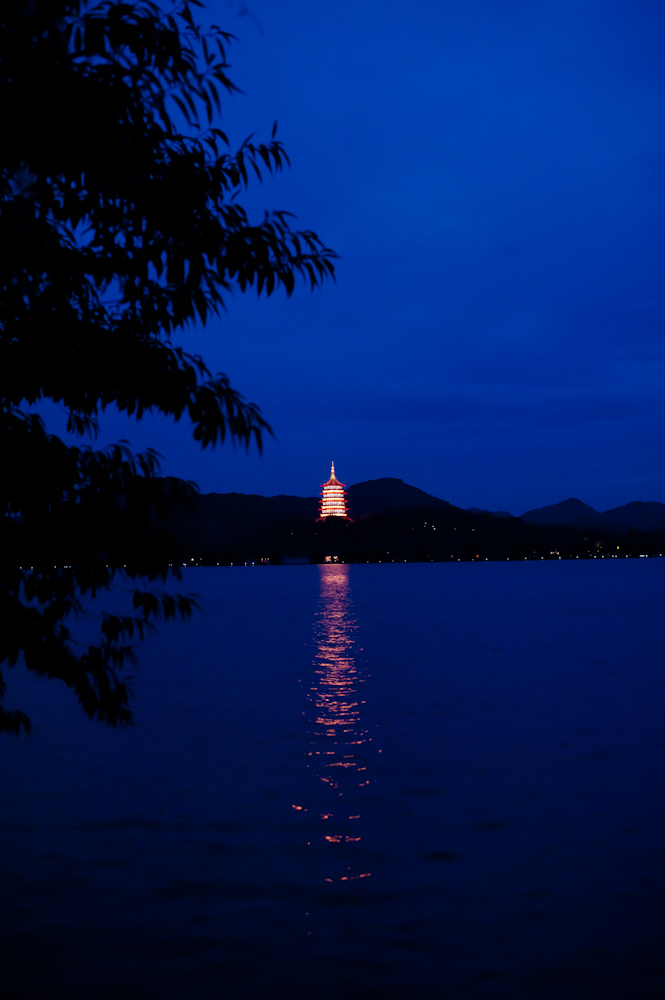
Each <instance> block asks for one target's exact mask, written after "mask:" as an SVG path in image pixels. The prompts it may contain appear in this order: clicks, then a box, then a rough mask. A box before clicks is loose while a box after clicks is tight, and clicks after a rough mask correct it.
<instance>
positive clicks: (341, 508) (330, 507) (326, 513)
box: [319, 462, 348, 518]
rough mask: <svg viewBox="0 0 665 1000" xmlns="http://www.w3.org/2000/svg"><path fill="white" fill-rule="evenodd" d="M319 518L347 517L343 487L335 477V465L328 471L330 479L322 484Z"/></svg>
mask: <svg viewBox="0 0 665 1000" xmlns="http://www.w3.org/2000/svg"><path fill="white" fill-rule="evenodd" d="M321 489H322V490H323V492H322V494H321V506H320V508H319V517H320V518H324V517H347V516H348V515H347V512H346V494H345V492H344V490H345V485H344V483H340V481H339V479H337V478H336V477H335V463H334V462H333V463H332V467H331V469H330V479H329V480H328V482H327V483H323V485H322V487H321Z"/></svg>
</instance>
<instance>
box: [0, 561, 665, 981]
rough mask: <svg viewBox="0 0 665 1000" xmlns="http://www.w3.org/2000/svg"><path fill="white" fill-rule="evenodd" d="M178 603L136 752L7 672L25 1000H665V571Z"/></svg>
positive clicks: (501, 576) (324, 582) (581, 568)
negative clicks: (179, 617) (181, 613)
mask: <svg viewBox="0 0 665 1000" xmlns="http://www.w3.org/2000/svg"><path fill="white" fill-rule="evenodd" d="M180 589H181V590H183V591H196V592H198V593H199V594H201V595H202V598H203V603H204V605H205V612H206V613H205V615H203V616H196V617H195V618H194V619H193V620H192V621H191V622H188V623H178V624H170V625H168V626H164V627H162V628H161V629H160V631H159V632H158V634H157V635H155V636H153V637H152V638H151V639H150V640H148V642H147V643H145V644H144V648H143V651H142V655H141V661H140V666H139V667H138V668H137V670H136V680H135V682H134V689H135V694H136V698H135V701H134V704H133V708H134V712H135V717H136V725H135V726H134V728H133V729H129V730H124V731H122V730H119V731H116V730H109V729H106V728H104V727H102V726H100V725H99V724H98V723H90V722H88V720H87V719H86V718H85V717H84V716H83V714H82V712H81V710H80V709H79V708H78V707H77V706H76V704H74V703H73V701H72V697H71V695H70V693H69V692H68V691H67V690H66V689H64V688H63V687H62V686H61V685H58V684H56V683H51V684H49V683H46V682H41V681H39V680H36V679H34V680H33V679H31V678H29V677H25V676H24V675H23V674H22V673H21V671H20V670H18V669H16V670H13V671H9V672H8V677H7V681H8V697H7V700H6V704H7V706H8V707H13V706H14V705H16V706H19V707H21V708H24V709H25V710H27V711H28V712H29V714H30V715H31V718H32V722H33V734H32V736H31V737H29V738H26V737H21V738H20V739H18V740H14V739H13V738H7V737H5V738H4V739H3V740H2V741H0V768H1V778H2V800H1V805H0V809H1V822H0V875H1V882H0V913H1V914H2V918H1V919H2V921H3V930H2V934H1V935H0V946H1V949H2V954H1V957H0V963H1V964H0V969H1V970H2V971H1V973H0V976H1V980H0V982H1V985H0V992H1V993H2V995H3V997H5V998H6V1000H10V998H11V1000H14V998H19V997H20V998H21V1000H37V998H39V1000H44V998H48V1000H51V998H54V1000H84V998H85V1000H88V998H90V997H95V1000H100V998H101V1000H110V998H125V1000H135V998H139V997H141V998H146V997H159V998H164V1000H180V998H190V997H194V998H202V1000H207V998H217V997H219V998H226V1000H236V998H238V1000H245V998H246V1000H259V998H266V1000H268V998H289V1000H300V998H302V1000H309V998H312V1000H313V998H316V1000H332V998H335V1000H339V998H343V1000H361V998H362V1000H378V998H381V1000H396V998H403V997H412V998H414V1000H434V998H437V1000H439V998H446V1000H452V998H455V1000H457V998H460V1000H476V998H505V1000H521V998H523V997H524V998H526V997H528V998H536V1000H562V998H565V1000H608V998H612V1000H614V998H616V1000H619V998H622V1000H623V998H627V997H631V998H633V997H634V998H636V1000H651V998H656V997H658V998H660V997H661V996H663V995H665V948H664V947H663V942H664V931H665V850H664V844H665V797H664V795H663V792H664V789H665V657H664V655H663V654H664V652H665V638H664V628H663V626H664V624H665V616H664V614H663V611H664V608H663V598H664V597H665V560H663V559H648V560H647V559H643V560H642V559H640V560H612V561H610V560H604V561H601V560H592V561H584V562H582V561H580V562H564V561H562V562H558V561H557V562H538V563H482V564H470V563H457V564H455V565H443V564H424V565H423V564H407V565H360V566H355V565H354V566H337V565H329V566H292V567H286V566H285V567H270V568H268V567H265V568H264V567H261V568H259V567H254V568H252V567H247V568H244V567H243V568H219V569H212V568H211V569H203V568H202V569H190V570H187V571H186V573H185V578H184V581H183V583H182V585H181V587H180Z"/></svg>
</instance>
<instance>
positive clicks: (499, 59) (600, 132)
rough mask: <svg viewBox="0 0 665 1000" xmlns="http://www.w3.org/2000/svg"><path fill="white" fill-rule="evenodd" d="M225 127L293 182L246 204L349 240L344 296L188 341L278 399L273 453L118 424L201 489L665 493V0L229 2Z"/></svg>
mask: <svg viewBox="0 0 665 1000" xmlns="http://www.w3.org/2000/svg"><path fill="white" fill-rule="evenodd" d="M202 16H203V17H204V18H207V19H209V20H210V21H212V22H215V23H218V24H219V25H220V26H221V27H222V28H224V29H226V30H228V31H231V32H232V33H233V34H234V35H235V36H236V37H237V41H236V42H235V43H234V44H233V45H232V47H231V49H230V53H229V61H230V63H231V66H232V69H231V73H230V75H231V78H232V79H233V80H234V82H235V83H236V84H237V85H238V86H239V87H240V88H241V89H242V90H243V91H244V92H245V93H244V96H242V95H236V96H235V97H233V98H232V99H228V100H227V101H226V103H225V106H224V114H223V119H222V122H221V127H222V128H224V129H225V130H226V131H227V132H228V134H229V136H230V137H231V139H232V141H233V142H234V143H236V142H237V143H239V142H240V141H242V139H244V138H245V137H246V136H247V135H248V134H249V133H250V132H254V133H255V137H256V138H257V139H259V140H264V139H265V140H267V139H268V138H269V136H270V130H271V127H272V123H273V121H274V120H275V119H277V120H278V123H279V130H278V137H279V138H280V139H281V140H282V141H283V142H284V144H285V147H286V149H287V152H288V153H289V156H290V158H291V162H292V169H291V170H290V171H288V172H287V173H285V174H283V175H281V176H279V177H277V178H276V179H273V180H267V181H265V182H264V184H263V186H259V185H258V184H257V185H255V186H254V187H253V188H252V189H251V190H250V192H249V193H248V196H247V197H246V198H245V199H244V201H245V204H246V205H247V206H248V207H249V208H250V209H251V210H252V211H253V212H255V213H256V215H257V216H260V215H261V214H262V211H263V209H264V208H283V209H288V210H290V211H292V212H294V213H295V214H296V215H297V216H298V225H299V227H300V228H311V229H314V230H315V231H316V232H318V234H319V235H320V236H321V238H322V239H324V241H325V242H326V243H327V244H328V246H331V247H332V248H333V249H335V250H336V251H337V253H338V254H339V255H340V258H341V259H340V260H339V261H338V264H337V282H336V284H333V283H329V284H328V285H326V286H325V287H324V288H323V289H322V290H318V291H315V292H313V293H312V292H310V291H308V290H307V289H306V288H305V287H304V286H302V287H300V288H298V289H297V291H296V293H295V294H294V296H293V297H292V298H291V299H288V300H287V299H286V298H285V296H283V295H282V294H276V295H275V296H274V297H272V298H270V299H265V298H263V299H262V300H259V301H257V300H256V298H255V297H251V296H248V295H245V296H242V295H240V294H237V295H235V296H234V297H233V298H232V299H230V300H229V302H228V312H227V314H226V315H225V316H223V317H222V318H220V319H219V320H215V321H213V322H211V323H210V325H209V327H207V328H206V329H205V330H197V331H193V332H192V333H191V334H190V335H189V336H187V337H184V338H183V341H182V343H183V344H185V345H186V346H187V347H188V348H189V349H190V350H195V351H199V352H200V353H202V354H203V356H204V358H205V359H206V361H207V363H208V365H209V367H210V368H212V369H213V370H214V371H216V370H221V371H223V372H226V374H228V376H229V378H230V380H231V384H232V385H233V386H234V387H235V388H236V389H238V390H239V391H240V392H242V393H243V395H244V396H245V397H246V398H248V399H250V400H252V401H253V402H256V403H258V404H259V406H260V407H261V409H262V412H263V415H264V416H265V417H266V419H268V421H269V422H270V423H271V424H272V426H273V428H274V430H275V434H276V437H277V441H270V440H269V441H267V443H266V448H265V452H264V455H263V457H262V458H260V457H259V456H258V455H257V454H256V452H251V453H250V454H249V455H246V454H245V453H244V451H243V450H242V449H237V450H236V451H234V450H233V448H231V447H223V448H221V449H216V450H214V451H210V450H208V451H206V452H201V451H200V449H199V447H198V445H196V444H195V443H194V442H193V441H192V440H191V435H190V432H189V430H188V428H187V426H186V425H185V424H178V425H174V424H172V423H171V422H167V421H163V422H160V421H158V420H156V419H154V420H152V419H149V420H144V421H143V422H142V423H141V424H138V425H136V424H132V425H131V426H130V427H128V426H127V425H126V423H122V422H121V421H120V419H116V418H110V419H109V420H108V421H107V429H106V431H105V440H108V439H116V438H117V437H118V436H125V437H128V438H129V439H130V440H131V442H132V444H133V445H135V446H137V447H143V446H145V445H148V444H152V445H153V446H155V447H156V448H157V449H158V450H159V451H161V452H162V453H163V455H164V456H165V458H166V459H167V461H165V462H164V464H163V471H164V472H165V473H167V474H170V475H180V476H183V477H185V478H193V479H195V480H196V481H197V482H198V484H199V486H200V487H201V489H202V490H203V491H204V492H210V491H215V492H222V493H225V492H231V491H236V492H244V493H262V494H265V495H273V494H277V493H292V494H299V495H305V496H307V495H309V496H311V495H314V494H316V493H317V492H318V489H319V484H320V483H322V482H323V481H324V480H325V479H327V478H328V474H329V470H330V461H331V459H334V460H335V464H336V469H337V473H338V475H339V477H340V479H342V480H343V481H344V482H345V483H349V484H350V483H354V482H359V481H361V480H365V479H374V478H378V477H381V476H397V477H399V478H402V479H404V480H405V481H406V482H408V483H410V484H412V485H414V486H418V487H420V488H421V489H424V490H427V491H428V492H430V493H432V494H435V495H436V496H439V497H442V498H444V499H446V500H449V501H450V502H451V503H453V504H456V505H458V506H462V507H466V506H471V505H476V506H480V507H487V508H489V509H493V510H494V509H505V510H510V511H512V512H513V513H515V514H519V513H522V512H523V511H525V510H527V509H528V508H531V507H537V506H543V505H545V504H548V503H555V502H557V501H559V500H562V499H565V498H566V497H568V496H576V497H579V498H580V499H582V500H584V501H585V502H587V503H589V504H591V505H592V506H594V507H596V508H598V509H601V510H604V509H607V508H610V507H614V506H617V505H619V504H623V503H627V502H628V501H630V500H636V499H640V500H660V501H663V502H665V475H664V470H663V425H664V421H663V417H664V412H663V410H664V405H663V396H664V394H663V381H664V379H663V375H664V370H665V363H664V362H665V358H664V347H663V345H664V338H663V320H664V318H665V288H664V287H663V274H664V264H665V242H664V239H663V233H664V232H665V225H664V222H665V219H664V217H663V216H664V210H665V199H664V187H663V165H664V161H665V156H664V152H665V148H664V147H665V127H664V124H665V123H664V120H663V119H664V110H665V87H664V83H665V62H664V61H663V50H664V47H665V37H664V36H665V32H664V30H663V29H664V27H665V7H663V5H662V4H660V3H657V2H654V0H650V2H645V0H616V2H612V0H538V2H534V0H500V2H498V0H464V2H463V3H459V2H452V0H413V2H412V3H410V4H406V3H404V2H403V0H401V2H395V0H380V2H379V0H353V2H350V0H335V2H334V3H333V2H330V0H328V2H312V0H279V2H275V0H249V2H248V6H247V7H246V6H245V4H244V3H242V2H240V0H208V2H207V3H206V7H205V11H204V12H203V15H202Z"/></svg>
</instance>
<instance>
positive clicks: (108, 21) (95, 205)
mask: <svg viewBox="0 0 665 1000" xmlns="http://www.w3.org/2000/svg"><path fill="white" fill-rule="evenodd" d="M163 6H165V5H163ZM199 6H201V5H200V4H199V3H197V0H184V2H180V3H174V4H173V5H172V6H171V7H168V8H166V7H165V9H161V8H160V7H158V6H157V5H156V4H153V3H150V2H147V0H142V2H138V3H119V2H116V0H108V2H102V3H99V4H96V5H94V6H92V5H89V4H86V3H84V2H81V0H14V2H12V3H9V2H2V3H0V120H1V122H2V146H1V150H0V260H1V261H2V263H1V264H0V383H1V390H0V397H1V408H0V442H1V446H2V456H3V466H4V468H3V473H4V474H3V477H2V486H1V487H0V489H1V491H2V497H1V503H2V538H1V543H2V549H3V563H2V569H1V570H0V573H1V577H0V617H1V619H2V622H3V628H2V635H1V638H0V663H4V664H8V665H9V666H11V665H13V664H15V663H17V662H19V661H21V660H22V661H23V662H24V663H25V665H26V666H27V668H28V669H29V670H32V671H35V672H36V673H37V674H40V675H44V676H47V677H50V678H58V679H60V680H62V681H64V682H65V683H66V684H67V685H68V686H69V687H71V688H72V689H73V690H74V692H75V693H76V696H77V697H78V699H79V701H80V703H81V705H82V707H83V709H84V710H85V712H86V713H87V714H88V716H89V717H90V718H98V719H100V720H103V721H104V722H106V723H109V724H111V725H116V724H118V723H120V724H124V723H128V722H130V721H131V712H130V708H129V693H130V692H129V688H128V678H127V677H126V675H124V674H121V673H120V670H121V668H122V667H123V666H125V665H126V664H128V663H132V662H133V661H134V658H135V653H134V648H133V645H132V642H133V641H134V640H136V639H137V638H141V637H142V636H143V635H144V634H145V632H146V630H148V629H150V628H152V627H154V623H155V621H156V620H158V619H160V618H171V617H176V616H178V615H180V616H188V615H189V614H190V613H191V611H192V608H193V606H194V604H195V601H194V599H193V598H192V596H191V595H190V596H183V595H180V596H176V597H174V596H173V595H170V596H169V595H168V594H166V593H164V592H163V591H161V590H158V589H155V587H154V586H150V585H149V586H148V589H146V587H145V579H146V578H147V579H148V580H149V581H153V584H155V585H156V586H157V587H158V586H159V585H160V584H159V583H158V582H157V581H162V582H163V581H165V580H166V579H167V578H168V577H169V575H175V576H177V575H178V573H177V570H170V569H169V567H168V563H167V562H166V561H165V558H164V556H163V555H161V554H160V552H161V551H162V548H161V546H160V544H159V538H158V537H156V536H155V533H154V532H149V531H148V530H147V526H148V524H149V522H150V520H151V515H152V514H154V512H155V511H160V510H161V511H164V510H165V509H167V508H168V507H169V505H173V504H177V503H178V502H179V501H180V502H184V501H183V498H184V497H186V495H187V494H188V493H189V494H190V495H191V490H189V489H187V488H186V484H184V483H182V482H181V481H179V480H176V479H162V478H160V477H159V476H158V472H159V464H158V458H159V456H158V455H157V454H156V453H155V452H153V451H150V450H149V451H148V452H146V453H144V454H134V453H133V452H132V450H131V448H130V447H129V445H128V443H127V442H125V441H123V442H120V443H119V444H117V445H114V446H113V447H110V448H106V449H99V448H97V449H95V448H94V447H93V445H92V444H79V445H78V446H74V445H72V444H71V443H66V442H67V439H66V438H65V439H64V440H63V439H60V438H58V437H57V436H54V435H53V434H49V433H47V431H46V429H45V425H44V423H43V421H42V420H41V419H40V417H39V416H37V415H35V413H34V412H33V411H31V405H33V404H36V403H39V401H41V400H51V401H52V402H53V403H55V404H57V405H58V406H59V407H60V408H61V409H62V410H64V412H65V413H66V415H67V431H68V432H69V434H71V435H74V436H78V437H79V438H81V437H85V436H87V437H88V438H89V439H90V440H94V438H95V436H96V434H97V430H98V417H99V414H100V413H101V412H103V411H104V410H105V409H106V408H107V407H109V406H111V405H114V406H115V407H117V408H118V409H119V410H120V411H123V412H125V413H126V414H127V415H129V416H134V417H136V418H140V417H141V416H142V415H143V414H144V413H146V412H161V413H163V414H166V415H170V416H172V417H174V418H175V419H176V420H178V419H180V418H181V417H184V418H186V419H188V420H189V421H190V423H191V425H192V429H193V435H194V438H195V439H196V440H197V441H199V442H200V443H201V445H202V446H203V447H207V446H214V445H215V444H218V443H221V442H223V441H224V440H231V441H233V442H237V443H240V444H242V445H244V446H245V447H249V446H250V444H255V445H256V446H258V447H259V448H260V447H261V440H262V435H263V434H265V433H266V432H269V431H270V429H269V427H268V425H267V424H266V423H265V421H264V420H263V418H262V417H261V414H260V412H259V410H258V408H257V407H256V406H255V405H253V404H251V403H247V402H246V401H245V400H244V399H243V398H242V397H241V396H240V395H239V394H238V393H237V392H236V391H235V390H234V389H233V388H232V387H231V386H230V385H229V382H228V380H227V378H226V377H225V376H224V375H222V374H217V375H213V374H212V373H211V372H209V371H208V369H207V367H206V365H205V364H204V362H203V360H202V359H201V358H200V357H198V356H196V355H192V354H189V353H187V352H186V351H185V350H183V349H182V348H180V347H178V346H176V345H174V344H173V343H172V342H171V339H170V338H171V337H172V336H173V335H174V334H175V333H177V332H178V331H181V330H183V329H184V328H186V327H187V326H188V325H189V324H191V323H193V322H202V323H205V322H206V320H207V319H208V318H209V317H210V316H211V315H214V314H217V313H218V312H219V310H220V309H221V307H222V306H223V300H224V296H225V295H226V294H227V293H230V292H231V291H233V290H234V289H239V290H240V291H242V292H244V291H246V290H248V289H254V290H255V291H256V292H258V293H259V294H260V293H261V292H265V293H266V294H268V295H270V294H271V293H272V292H273V291H274V290H276V289H277V288H280V287H281V288H283V289H284V290H285V291H286V294H287V295H290V294H291V292H292V291H293V288H294V284H295V281H296V278H298V277H302V278H303V279H304V280H305V281H306V282H307V283H308V284H309V285H311V287H315V286H317V285H318V284H319V283H320V282H322V281H323V280H324V279H325V278H327V277H329V276H331V275H332V274H333V264H332V259H333V258H334V256H335V255H334V253H333V252H332V251H331V250H329V249H327V248H326V247H325V246H324V245H323V244H322V243H321V241H320V240H319V239H318V237H317V236H316V234H315V233H313V232H310V231H305V232H301V231H297V230H293V229H292V228H291V224H290V216H289V214H288V213H286V212H279V211H277V212H269V213H266V214H265V216H264V217H263V219H261V220H260V221H258V222H252V221H250V219H249V218H248V215H247V213H246V211H245V210H244V209H243V207H242V205H241V204H240V202H239V200H238V198H239V196H240V195H241V193H242V191H243V190H244V189H245V188H246V186H247V184H248V182H249V181H250V180H251V178H252V177H254V178H255V179H258V180H261V177H262V176H263V175H265V174H266V173H268V174H271V173H273V172H275V171H279V170H281V169H282V167H283V166H284V165H285V164H286V163H288V159H287V156H286V153H285V152H284V149H283V147H282V145H281V143H280V142H279V141H278V140H277V139H276V138H275V129H273V134H272V138H271V140H270V141H269V142H267V143H266V144H256V143H254V142H252V141H251V138H250V139H248V140H247V141H245V142H244V143H243V144H242V145H241V147H240V148H239V149H237V150H236V151H235V152H232V151H231V150H230V147H229V143H228V140H227V137H226V136H225V135H224V133H223V132H222V131H220V130H219V129H218V128H215V127H213V121H214V119H215V115H216V113H217V112H218V111H219V107H220V97H221V96H222V95H230V94H231V93H232V92H233V91H234V90H235V89H236V88H235V87H234V85H233V83H232V82H231V80H230V79H229V77H228V75H227V69H228V67H227V63H226V55H225V50H226V48H227V45H228V42H229V40H230V36H229V35H227V34H226V33H224V32H223V31H221V30H220V29H219V28H212V29H211V30H210V31H207V32H205V31H204V30H203V29H202V28H201V27H200V26H199V25H198V24H197V22H196V20H195V18H194V14H195V12H196V8H197V7H199ZM190 485H191V484H190ZM111 587H125V588H126V589H127V590H129V592H130V593H131V594H132V598H131V602H132V605H133V611H132V612H131V613H130V614H127V615H118V614H104V613H101V614H100V618H99V631H98V636H97V638H96V640H95V641H94V642H92V643H88V644H87V645H85V646H81V645H80V644H79V643H78V642H77V641H76V636H75V634H74V631H73V630H72V627H71V625H72V622H73V621H74V619H75V618H76V617H77V616H79V615H81V614H82V612H83V607H82V600H81V599H82V598H86V597H88V596H91V595H92V596H95V595H98V594H99V593H100V592H102V593H103V592H104V591H108V590H109V589H110V588H111ZM68 626H69V627H68ZM4 690H5V688H4V683H3V682H2V677H1V676H0V694H4ZM29 725H30V723H29V720H28V718H27V716H26V715H25V714H24V713H22V712H20V711H17V710H14V711H10V710H8V709H3V708H2V707H0V729H5V730H9V731H13V732H19V731H20V730H21V728H24V729H26V730H27V729H29Z"/></svg>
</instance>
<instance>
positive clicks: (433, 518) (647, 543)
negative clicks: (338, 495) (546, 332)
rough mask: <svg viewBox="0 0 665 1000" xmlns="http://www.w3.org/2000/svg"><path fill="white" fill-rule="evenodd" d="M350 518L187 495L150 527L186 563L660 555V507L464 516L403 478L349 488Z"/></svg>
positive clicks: (306, 502)
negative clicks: (163, 535) (181, 503)
mask: <svg viewBox="0 0 665 1000" xmlns="http://www.w3.org/2000/svg"><path fill="white" fill-rule="evenodd" d="M347 497H348V504H349V515H350V519H348V520H347V519H343V518H332V517H331V518H327V519H326V520H325V521H319V520H317V518H318V510H319V499H318V497H298V496H288V495H280V496H274V497H264V496H260V495H256V494H254V495H247V494H242V493H208V494H196V493H194V492H193V491H192V492H191V494H190V496H189V498H188V503H187V506H186V507H185V508H182V509H180V510H178V511H177V512H174V513H171V515H169V517H168V519H167V521H166V522H164V521H161V522H160V523H159V524H158V525H157V527H158V528H159V531H160V532H161V533H166V534H167V535H169V536H170V538H171V546H172V552H173V559H174V561H175V560H178V561H183V562H208V563H209V562H212V563H213V564H214V563H216V562H219V563H229V562H232V563H237V562H241V563H242V562H243V561H245V562H246V561H252V562H255V561H259V562H270V563H280V562H293V561H299V562H300V561H302V562H310V561H311V562H321V561H324V560H325V558H326V557H327V556H332V555H337V556H338V557H339V558H342V559H343V560H344V561H348V562H353V561H357V562H367V561H370V562H372V561H384V560H385V561H403V560H407V561H431V560H434V561H440V560H449V559H465V560H466V559H515V558H519V559H525V558H526V559H534V558H559V556H560V555H561V557H562V558H576V557H577V558H588V557H590V556H602V555H608V556H609V555H610V554H611V555H616V554H617V553H620V554H621V555H630V554H634V555H637V554H658V553H660V552H662V551H665V504H659V503H653V502H652V503H645V502H640V501H635V502H633V503H631V504H626V505H625V506H623V507H617V508H615V509H614V510H611V511H606V512H605V513H604V514H602V513H600V512H599V511H596V510H594V509H593V508H592V507H589V506H588V504H585V503H582V501H580V500H576V499H574V498H569V499H568V500H564V501H562V502H561V503H559V504H552V505H550V506H547V507H542V508H539V509H535V510H531V511H527V512H526V513H525V514H524V515H523V516H522V517H513V516H512V515H508V514H507V512H506V511H497V512H496V513H490V512H488V511H483V510H481V509H479V508H471V509H467V510H463V509H462V508H460V507H456V506H454V505H453V504H451V503H448V502H447V501H446V500H442V499H440V498H439V497H434V496H431V495H430V494H429V493H425V492H424V491H423V490H420V489H418V488H417V487H415V486H410V485H409V484H408V483H405V482H404V481H403V480H401V479H396V478H392V477H386V478H382V479H373V480H368V481H366V482H362V483H356V484H354V485H353V486H350V487H349V488H348V490H347Z"/></svg>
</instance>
